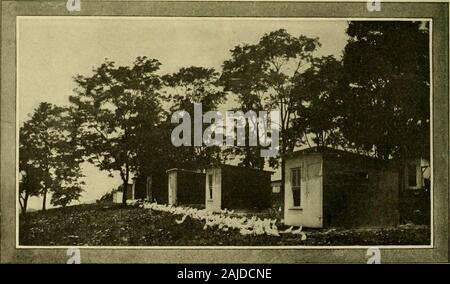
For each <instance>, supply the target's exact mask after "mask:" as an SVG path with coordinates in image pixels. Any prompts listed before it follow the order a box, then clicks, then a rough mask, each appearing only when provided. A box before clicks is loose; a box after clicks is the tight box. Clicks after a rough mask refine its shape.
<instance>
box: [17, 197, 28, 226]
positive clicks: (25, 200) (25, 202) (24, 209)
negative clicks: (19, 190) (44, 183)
mask: <svg viewBox="0 0 450 284" xmlns="http://www.w3.org/2000/svg"><path fill="white" fill-rule="evenodd" d="M19 203H20V209H21V212H22V216H23V218H24V219H25V218H26V215H27V206H28V193H27V192H26V193H25V196H24V198H23V201H22V202H20V199H19Z"/></svg>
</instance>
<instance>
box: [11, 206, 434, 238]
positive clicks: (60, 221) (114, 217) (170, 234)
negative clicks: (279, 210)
mask: <svg viewBox="0 0 450 284" xmlns="http://www.w3.org/2000/svg"><path fill="white" fill-rule="evenodd" d="M179 219H181V216H174V215H172V214H170V213H165V212H156V211H151V210H148V209H143V208H139V207H132V206H127V207H123V206H117V205H108V206H105V205H101V204H88V205H86V204H84V205H77V206H70V207H67V208H65V209H60V208H59V209H50V210H47V211H45V212H42V211H38V212H30V213H29V214H28V216H27V220H26V221H25V220H24V219H23V218H22V217H21V219H20V233H19V241H20V244H21V245H39V246H55V245H64V246H65V245H67V246H205V245H208V246H216V245H218V246H224V245H228V246H229V245H246V246H248V245H260V246H264V245H287V246H289V245H426V244H429V243H430V228H429V226H415V225H403V226H399V227H397V228H386V229H349V230H345V229H320V230H312V229H310V230H305V233H306V235H307V239H306V240H305V241H302V240H301V238H300V237H299V236H293V235H283V236H281V237H272V236H242V235H241V234H240V233H239V231H238V230H229V231H228V232H224V231H220V230H217V229H215V228H208V229H206V230H204V229H203V226H204V224H203V223H202V222H201V221H198V220H192V219H191V218H189V217H188V218H186V220H185V221H184V222H183V223H182V224H177V223H176V222H175V221H176V220H179Z"/></svg>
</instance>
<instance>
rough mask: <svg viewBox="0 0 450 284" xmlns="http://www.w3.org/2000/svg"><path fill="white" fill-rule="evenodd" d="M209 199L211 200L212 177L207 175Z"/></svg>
mask: <svg viewBox="0 0 450 284" xmlns="http://www.w3.org/2000/svg"><path fill="white" fill-rule="evenodd" d="M208 190H209V199H212V198H213V175H208Z"/></svg>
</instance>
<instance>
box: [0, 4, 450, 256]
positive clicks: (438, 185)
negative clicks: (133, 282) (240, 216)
mask: <svg viewBox="0 0 450 284" xmlns="http://www.w3.org/2000/svg"><path fill="white" fill-rule="evenodd" d="M61 4H64V5H61ZM125 4H126V6H125ZM224 5H225V7H224ZM340 5H343V6H344V7H345V8H342V7H341V6H340ZM399 5H400V6H401V7H402V8H401V9H399V8H398V6H399ZM442 6H444V7H442ZM119 7H120V9H118V8H119ZM137 7H140V8H139V9H138V10H136V8H137ZM243 7H249V8H251V9H242V8H243ZM442 8H444V9H442ZM174 9H175V10H176V11H174ZM137 11H138V13H137V14H136V12H137ZM327 13H329V14H330V15H333V16H330V17H325V16H324V15H326V14H327ZM355 14H356V15H357V17H355V16H354V15H355ZM295 15H297V16H295ZM344 15H351V16H344ZM30 16H33V17H35V16H39V17H48V16H52V17H54V16H56V17H59V16H72V17H73V16H77V17H80V16H83V17H84V16H89V17H92V16H94V17H98V16H101V17H115V18H116V17H130V16H135V17H136V16H139V17H164V18H165V17H177V18H182V17H187V18H193V17H195V18H199V17H201V18H203V17H220V18H236V17H244V18H255V19H257V18H262V17H264V18H271V19H277V18H278V19H279V18H283V19H293V20H302V19H307V20H336V19H340V20H343V19H345V20H413V19H420V20H430V22H431V25H430V27H431V28H430V38H431V41H430V51H431V55H432V56H430V73H431V74H430V82H431V89H430V91H431V95H430V116H431V118H432V119H431V127H430V128H431V133H430V136H431V137H430V138H431V142H432V143H431V153H432V155H431V161H430V162H431V169H432V173H433V174H432V181H433V182H432V183H433V185H432V190H431V200H433V202H432V204H431V210H432V214H431V216H432V217H431V219H432V223H431V231H432V236H431V245H421V246H420V245H419V246H329V247H328V246H326V247H324V246H251V247H249V246H232V247H230V246H202V247H199V246H195V247H193V246H182V247H179V246H178V247H176V246H171V247H168V246H151V247H149V246H135V247H112V246H101V247H98V246H96V247H93V246H88V247H80V249H81V251H82V258H83V262H205V263H211V262H248V263H252V262H257V263H266V262H271V263H273V262H277V263H278V262H280V263H286V262H320V263H324V262H356V263H364V262H365V261H366V259H367V256H366V251H367V249H368V248H370V247H376V248H379V249H380V250H381V257H382V261H383V262H448V261H449V259H448V247H449V237H448V228H449V211H448V207H449V206H448V205H449V204H448V194H449V192H448V176H449V171H448V169H449V167H448V154H449V153H448V149H449V147H448V138H449V137H448V133H449V131H448V130H449V128H448V126H449V124H448V114H449V113H448V91H449V89H448V86H449V85H448V67H449V65H448V48H449V46H448V25H449V22H448V3H444V2H441V3H384V2H383V3H382V10H381V11H380V12H372V13H371V12H368V11H367V9H366V2H358V3H356V2H352V3H350V2H344V3H339V2H328V1H327V2H318V3H311V2H254V1H253V2H235V1H231V2H226V1H222V2H210V1H206V2H194V1H186V2H179V1H176V2H175V1H168V2H142V1H108V2H105V1H87V0H82V11H81V12H77V13H73V14H70V13H69V12H68V11H67V10H66V7H65V1H58V2H55V1H47V2H46V1H35V2H22V1H7V2H2V27H1V28H2V63H1V74H2V76H1V89H2V92H1V93H2V97H1V123H2V128H1V132H2V135H1V156H2V159H1V168H0V169H1V176H0V178H1V180H0V183H1V216H2V220H1V248H2V249H1V250H2V254H1V258H2V259H1V260H2V262H65V259H66V258H67V255H66V250H67V248H72V247H73V246H19V245H18V216H17V213H18V208H17V203H18V202H17V197H18V196H17V190H18V183H17V182H16V181H17V178H18V176H17V175H18V171H17V167H18V165H17V164H18V163H17V161H18V147H16V145H17V144H16V143H17V142H18V141H17V140H18V137H17V133H18V132H17V129H18V109H17V107H18V101H17V95H18V92H17V89H16V87H17V86H18V84H17V79H18V78H17V76H16V71H17V68H16V66H17V57H18V53H17V46H18V45H17V30H16V28H17V25H18V19H19V18H18V17H30ZM445 63H447V64H445ZM436 94H438V95H436ZM443 114H446V115H443ZM11 117H13V118H15V119H13V120H12V119H11ZM443 133H444V134H446V136H445V135H442V134H443ZM436 134H438V135H436ZM11 137H13V138H15V139H11ZM445 149H447V151H445ZM441 150H443V151H441ZM11 158H12V159H11ZM436 164H438V165H439V167H434V165H436ZM441 165H443V167H441ZM11 173H13V174H11ZM11 189H14V190H11ZM11 209H12V210H11ZM11 213H12V214H11ZM136 249H138V250H140V252H139V253H138V254H137V253H136ZM280 251H282V253H280ZM61 260H62V261H61Z"/></svg>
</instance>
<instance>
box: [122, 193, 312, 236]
mask: <svg viewBox="0 0 450 284" xmlns="http://www.w3.org/2000/svg"><path fill="white" fill-rule="evenodd" d="M128 203H129V204H130V205H138V206H139V207H142V208H145V209H150V210H154V211H161V212H168V213H171V214H174V215H182V217H181V219H179V220H175V222H176V223H177V224H182V223H183V222H184V221H185V220H186V218H187V217H188V216H189V217H190V218H192V219H195V220H199V221H204V222H205V225H204V226H203V229H204V230H207V229H208V228H217V229H219V230H222V231H224V232H226V231H228V230H229V229H237V230H239V232H240V234H241V235H244V236H258V235H269V236H275V237H280V236H281V235H282V234H292V235H298V236H299V237H301V240H302V241H304V240H306V234H305V233H304V232H303V231H302V227H299V228H298V229H293V227H290V228H288V229H286V230H283V231H279V230H278V228H277V226H276V223H277V220H276V219H267V218H264V219H261V218H258V217H256V216H252V217H251V218H247V217H238V216H232V214H233V213H234V212H233V211H230V210H227V209H224V210H221V212H220V213H213V212H209V211H206V210H205V209H195V208H190V207H177V206H172V205H165V204H157V203H150V202H140V201H137V200H130V201H128Z"/></svg>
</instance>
